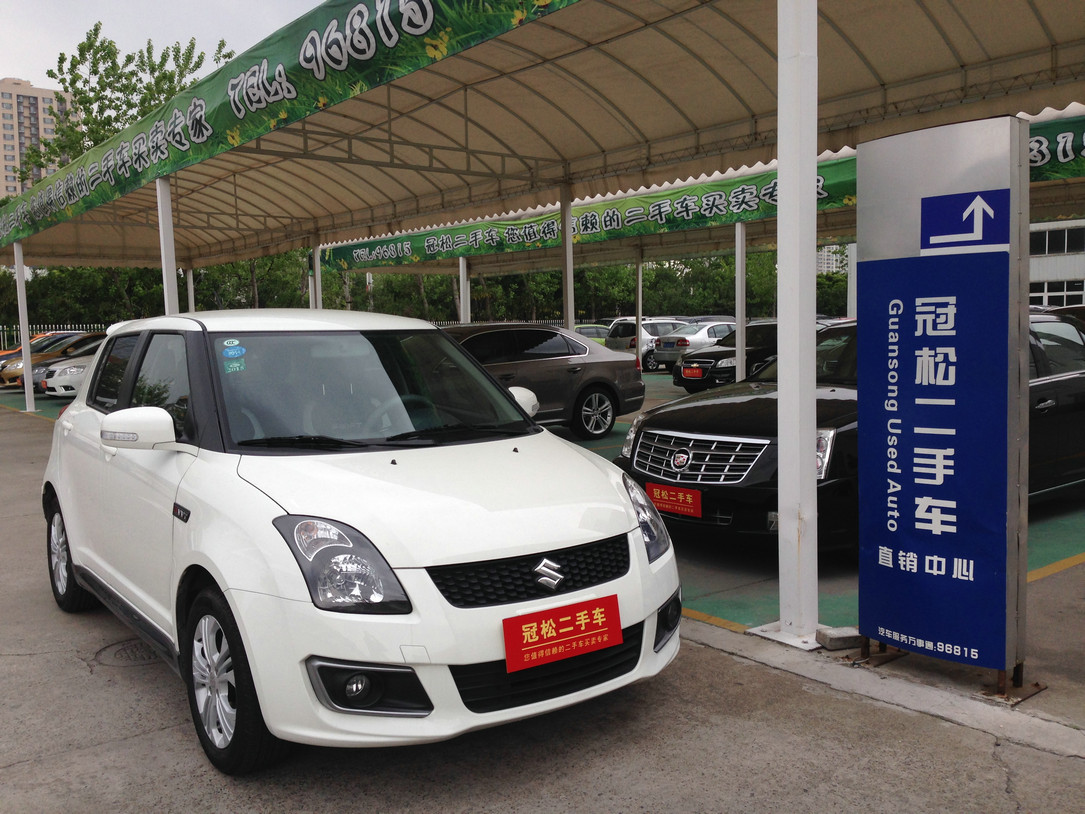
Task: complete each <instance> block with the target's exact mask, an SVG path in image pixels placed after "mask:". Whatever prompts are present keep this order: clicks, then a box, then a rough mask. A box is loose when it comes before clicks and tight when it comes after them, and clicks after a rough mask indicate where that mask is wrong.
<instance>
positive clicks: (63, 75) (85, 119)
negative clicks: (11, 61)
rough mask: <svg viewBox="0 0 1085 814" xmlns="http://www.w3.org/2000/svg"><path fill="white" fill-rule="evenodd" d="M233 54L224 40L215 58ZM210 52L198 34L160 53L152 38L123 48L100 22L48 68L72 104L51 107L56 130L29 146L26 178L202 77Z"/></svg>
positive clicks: (105, 137)
mask: <svg viewBox="0 0 1085 814" xmlns="http://www.w3.org/2000/svg"><path fill="white" fill-rule="evenodd" d="M232 57H233V51H228V50H226V43H225V41H224V40H220V41H219V44H218V47H217V48H216V49H215V54H214V57H213V59H214V61H215V64H216V65H221V64H223V63H224V62H226V61H228V60H229V59H230V58H232ZM205 58H206V57H205V54H204V52H203V51H200V52H197V51H196V40H195V38H193V39H190V40H189V41H188V45H187V46H182V45H181V44H180V43H179V42H178V43H174V44H173V45H171V46H169V47H168V48H166V49H165V50H163V51H162V53H161V54H157V55H156V53H155V48H154V45H153V44H152V43H151V41H150V40H148V41H147V45H146V46H145V47H144V48H143V49H141V50H139V51H137V52H136V53H134V54H122V53H121V51H120V49H118V47H117V43H115V42H114V41H113V40H111V39H110V38H109V37H103V36H102V24H101V23H100V22H99V23H95V24H94V26H93V27H92V28H91V29H90V31H88V32H87V35H86V37H85V38H84V39H83V41H82V42H81V43H79V45H78V46H77V47H76V49H75V52H74V53H72V54H71V55H68V54H65V53H61V54H60V55H59V56H58V57H57V65H56V68H55V69H54V68H50V69H49V70H48V71H47V73H48V76H49V78H50V79H54V80H56V82H58V83H59V84H60V88H61V90H62V91H63V94H64V97H65V98H66V99H67V100H68V104H67V105H65V106H64V107H63V108H62V109H58V107H57V105H55V104H54V106H53V107H52V108H51V109H50V114H51V115H52V116H53V118H54V119H55V120H56V127H55V135H54V136H53V137H52V138H50V139H48V140H46V141H42V142H41V143H40V144H39V145H31V146H29V147H28V148H27V149H26V152H25V153H24V155H23V162H22V169H21V171H20V172H21V175H22V180H25V179H26V178H28V177H30V175H31V173H32V172H33V171H34V169H38V170H41V169H44V168H45V167H48V166H50V165H54V164H55V165H58V166H63V165H64V164H67V163H68V162H69V161H70V160H72V159H74V158H77V157H79V156H81V155H83V153H85V152H87V150H89V149H91V148H92V147H95V146H97V145H99V144H101V143H103V142H105V141H107V140H108V139H110V138H112V137H113V136H114V135H115V134H116V133H118V132H120V131H121V130H123V129H124V128H125V127H127V126H128V125H130V124H133V123H135V122H137V121H139V120H140V119H141V118H143V117H144V116H145V115H147V114H148V113H150V112H151V111H153V110H154V109H155V108H157V107H159V106H160V105H162V104H165V103H166V102H167V101H169V100H170V99H172V98H173V97H174V96H176V95H177V94H178V93H180V92H181V91H182V90H184V89H185V88H187V87H189V86H190V85H191V84H193V83H194V82H195V81H196V75H197V74H198V73H199V71H200V69H201V68H203V64H204V61H205Z"/></svg>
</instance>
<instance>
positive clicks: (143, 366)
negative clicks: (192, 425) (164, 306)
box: [132, 334, 189, 439]
mask: <svg viewBox="0 0 1085 814" xmlns="http://www.w3.org/2000/svg"><path fill="white" fill-rule="evenodd" d="M132 406H133V407H162V408H163V409H164V410H165V411H166V412H167V413H169V414H170V415H171V416H173V426H174V431H175V432H176V434H177V438H178V439H180V438H182V437H184V435H185V429H186V427H185V422H186V419H187V418H188V409H189V386H188V363H187V356H186V354H185V339H184V337H183V336H181V335H180V334H156V335H155V336H153V337H151V341H150V344H148V346H147V352H146V353H145V354H144V355H143V361H142V362H141V363H140V366H139V373H138V375H137V376H136V386H135V389H134V390H133V391H132Z"/></svg>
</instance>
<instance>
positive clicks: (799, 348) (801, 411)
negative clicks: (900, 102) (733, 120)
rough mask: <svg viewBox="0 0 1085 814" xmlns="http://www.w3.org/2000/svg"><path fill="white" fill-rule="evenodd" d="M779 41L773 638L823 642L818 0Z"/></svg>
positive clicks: (795, 10) (797, 3)
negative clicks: (776, 603) (776, 593)
mask: <svg viewBox="0 0 1085 814" xmlns="http://www.w3.org/2000/svg"><path fill="white" fill-rule="evenodd" d="M777 25H778V33H777V39H778V51H779V55H780V56H779V60H780V63H779V82H778V86H779V133H780V139H779V180H780V199H779V201H780V202H779V220H778V224H779V225H778V229H779V236H778V237H779V253H778V258H779V272H778V273H779V277H778V279H777V290H778V297H777V299H778V301H779V311H778V313H779V322H778V325H777V331H778V334H779V340H778V341H779V356H778V364H779V371H780V375H779V396H778V402H779V406H778V410H779V412H778V415H777V420H778V424H779V426H778V437H779V456H780V459H779V466H778V468H777V471H778V473H779V475H778V478H779V504H778V512H779V547H780V622H779V626H778V630H777V631H776V636H775V638H779V639H780V640H782V641H785V642H788V643H789V644H793V645H796V646H800V647H811V648H812V647H817V644H816V642H815V639H814V634H815V633H816V631H817V621H818V579H817V577H818V575H817V565H818V561H817V481H816V466H817V461H816V457H815V452H816V413H815V405H816V402H815V397H814V387H815V375H814V329H815V325H814V319H815V315H816V308H815V301H816V297H815V294H816V283H815V276H816V271H817V269H816V249H817V212H816V209H815V206H816V199H815V194H814V193H815V189H816V188H817V94H818V83H817V76H818V60H817V25H818V19H817V0H777Z"/></svg>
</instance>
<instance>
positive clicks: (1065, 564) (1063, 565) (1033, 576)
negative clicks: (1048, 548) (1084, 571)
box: [1028, 554, 1085, 582]
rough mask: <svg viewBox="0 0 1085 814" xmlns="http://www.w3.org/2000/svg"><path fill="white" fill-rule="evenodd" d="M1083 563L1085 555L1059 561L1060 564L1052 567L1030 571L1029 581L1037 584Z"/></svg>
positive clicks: (1046, 566)
mask: <svg viewBox="0 0 1085 814" xmlns="http://www.w3.org/2000/svg"><path fill="white" fill-rule="evenodd" d="M1082 563H1085V554H1077V555H1075V556H1073V557H1067V558H1066V559H1065V560H1059V561H1058V562H1053V563H1051V565H1045V566H1044V567H1043V568H1037V569H1036V570H1035V571H1029V572H1028V581H1029V582H1035V581H1036V580H1038V579H1043V578H1044V577H1049V576H1051V575H1052V574H1057V573H1059V572H1060V571H1065V570H1066V569H1067V568H1073V567H1074V566H1075V565H1081V564H1082Z"/></svg>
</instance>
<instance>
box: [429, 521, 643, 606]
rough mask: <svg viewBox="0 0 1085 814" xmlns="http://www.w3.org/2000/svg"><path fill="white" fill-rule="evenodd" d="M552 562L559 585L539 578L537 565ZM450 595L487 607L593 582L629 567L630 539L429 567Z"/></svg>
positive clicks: (621, 537)
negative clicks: (559, 575)
mask: <svg viewBox="0 0 1085 814" xmlns="http://www.w3.org/2000/svg"><path fill="white" fill-rule="evenodd" d="M544 558H545V559H548V560H550V561H551V562H552V563H554V564H555V565H556V566H557V567H558V570H559V571H560V572H561V575H562V576H563V577H564V579H562V580H561V581H560V582H559V583H558V585H557V587H556V588H554V589H551V588H547V587H545V586H543V585H542V584H540V583H539V576H540V575H539V574H538V573H537V572H536V571H535V568H536V567H538V565H539V563H541V562H542V561H543V559H544ZM426 571H427V573H428V574H429V575H430V578H431V579H432V580H433V582H434V584H435V585H436V586H437V589H438V590H439V591H440V592H441V595H442V596H444V598H445V599H446V600H448V602H449V603H450V604H452V605H453V606H455V607H457V608H483V607H487V606H490V605H505V604H508V603H511V602H524V601H527V600H531V599H538V598H539V597H549V596H554V595H555V594H564V593H569V592H571V591H579V590H582V589H583V588H590V587H592V586H594V585H599V584H601V583H604V582H609V581H610V580H612V579H617V578H618V577H621V576H623V575H624V574H625V573H626V572H628V571H629V541H628V539H627V538H626V536H625V535H624V534H620V535H618V536H616V537H610V538H608V539H606V540H599V541H597V542H594V543H586V544H585V545H579V546H573V547H571V548H562V549H557V550H554V551H545V552H539V553H535V554H530V555H528V556H523V557H508V558H505V559H500V560H486V561H484V562H471V563H463V564H458V565H440V566H434V567H433V568H427V569H426Z"/></svg>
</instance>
